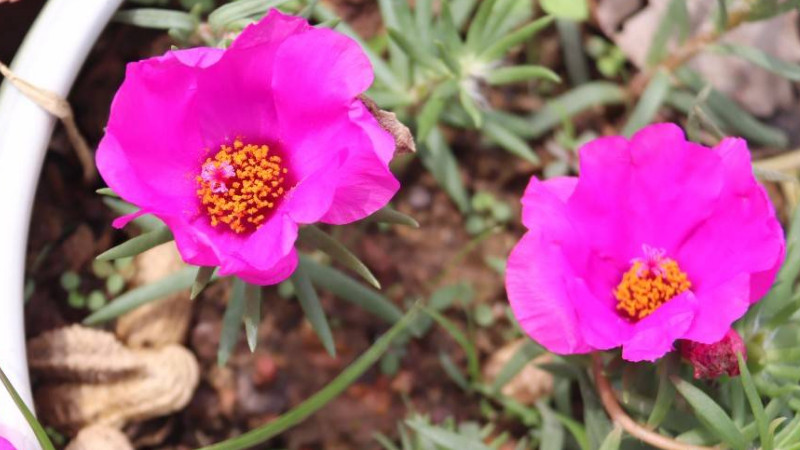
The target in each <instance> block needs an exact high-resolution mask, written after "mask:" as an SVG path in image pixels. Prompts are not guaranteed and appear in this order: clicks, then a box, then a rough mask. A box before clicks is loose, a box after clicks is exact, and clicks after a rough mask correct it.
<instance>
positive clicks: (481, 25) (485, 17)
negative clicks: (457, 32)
mask: <svg viewBox="0 0 800 450" xmlns="http://www.w3.org/2000/svg"><path fill="white" fill-rule="evenodd" d="M495 3H497V2H496V0H483V1H481V2H480V5H479V6H478V11H477V12H476V13H475V17H474V18H473V19H472V22H471V23H470V25H469V30H467V41H466V44H467V48H470V49H476V48H477V46H478V45H479V42H480V41H481V37H482V36H483V33H484V31H485V29H486V24H487V23H488V22H489V16H490V15H491V12H492V9H494V4H495Z"/></svg>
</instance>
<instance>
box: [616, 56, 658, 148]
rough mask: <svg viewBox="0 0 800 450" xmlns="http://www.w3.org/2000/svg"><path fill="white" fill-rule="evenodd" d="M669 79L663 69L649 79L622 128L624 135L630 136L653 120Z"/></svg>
mask: <svg viewBox="0 0 800 450" xmlns="http://www.w3.org/2000/svg"><path fill="white" fill-rule="evenodd" d="M669 89H670V79H669V74H667V72H665V71H658V72H656V74H655V75H654V76H653V78H652V79H650V84H648V85H647V88H645V90H644V92H643V93H642V97H641V98H640V99H639V103H637V104H636V107H635V108H634V109H633V112H632V113H631V115H630V117H629V118H628V122H627V123H626V124H625V127H624V128H623V129H622V134H624V135H625V136H628V137H630V136H632V135H633V134H634V133H635V132H637V131H639V129H641V128H642V127H644V126H645V125H648V124H649V123H650V122H652V121H653V118H654V117H655V116H656V113H657V112H658V110H659V109H660V108H661V105H663V104H664V101H665V100H666V99H667V94H669Z"/></svg>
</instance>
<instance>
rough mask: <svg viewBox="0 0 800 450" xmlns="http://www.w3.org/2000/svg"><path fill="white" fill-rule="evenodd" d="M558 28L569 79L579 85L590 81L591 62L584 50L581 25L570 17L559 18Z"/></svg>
mask: <svg viewBox="0 0 800 450" xmlns="http://www.w3.org/2000/svg"><path fill="white" fill-rule="evenodd" d="M556 29H557V30H558V37H559V38H560V39H561V53H562V55H563V58H564V64H565V65H566V66H567V75H568V76H569V81H570V82H571V83H572V84H573V85H574V86H579V85H581V84H584V83H586V82H588V81H589V79H590V77H591V75H590V74H589V62H588V61H587V59H586V53H585V51H584V44H583V42H584V40H583V32H582V29H581V25H580V24H579V23H578V22H576V21H574V20H569V19H557V20H556Z"/></svg>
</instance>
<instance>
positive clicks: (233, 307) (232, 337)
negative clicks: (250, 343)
mask: <svg viewBox="0 0 800 450" xmlns="http://www.w3.org/2000/svg"><path fill="white" fill-rule="evenodd" d="M232 282H233V290H232V291H231V297H230V299H229V300H228V306H227V307H226V308H225V315H223V316H222V332H221V334H220V337H219V348H218V349H217V365H219V366H224V365H225V364H227V363H228V359H229V358H230V357H231V353H232V352H233V349H234V348H236V343H237V342H239V330H240V329H241V328H242V317H243V316H244V291H245V289H246V288H245V282H244V281H242V280H240V279H239V278H234V279H233V281H232Z"/></svg>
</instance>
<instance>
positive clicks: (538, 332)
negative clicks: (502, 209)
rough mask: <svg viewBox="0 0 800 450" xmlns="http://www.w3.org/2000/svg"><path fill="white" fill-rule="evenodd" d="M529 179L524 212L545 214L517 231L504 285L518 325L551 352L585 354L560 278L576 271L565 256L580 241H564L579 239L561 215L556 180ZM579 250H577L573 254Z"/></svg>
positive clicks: (562, 208) (563, 210) (562, 209)
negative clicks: (520, 232) (551, 182)
mask: <svg viewBox="0 0 800 450" xmlns="http://www.w3.org/2000/svg"><path fill="white" fill-rule="evenodd" d="M555 186H556V189H555V190H554V191H555V192H554V191H553V190H551V189H550V185H549V183H543V182H540V181H538V180H536V179H535V178H533V179H531V183H530V184H529V185H528V188H527V189H526V200H528V201H530V205H531V206H530V208H529V209H530V211H526V212H527V213H528V214H532V215H541V216H547V217H549V218H550V220H548V221H538V222H536V223H535V224H531V225H535V226H531V227H530V230H529V231H528V232H527V233H526V234H525V236H523V238H522V240H521V241H520V243H519V244H517V246H516V247H515V248H514V250H513V251H512V252H511V255H510V256H509V258H508V268H507V276H506V290H507V291H508V297H509V301H510V302H511V308H512V310H513V311H514V315H515V316H516V318H517V321H518V322H519V324H520V326H521V327H522V329H523V330H525V331H526V332H527V333H528V334H529V335H531V336H532V337H534V339H536V341H537V342H539V343H540V344H542V345H543V346H544V347H546V348H547V349H549V350H551V351H553V352H557V353H585V352H588V351H590V350H591V347H589V345H588V344H587V343H586V341H585V339H584V337H583V335H582V334H581V332H580V328H579V324H578V318H577V315H576V312H575V307H574V304H573V301H572V298H571V297H570V295H569V292H568V290H567V286H566V280H567V279H569V278H570V277H577V276H578V273H577V272H576V271H575V269H574V268H573V267H572V265H571V264H570V259H571V258H570V256H571V253H572V252H573V251H575V250H576V248H574V247H577V248H578V249H579V248H580V246H572V247H573V248H568V247H567V246H569V245H570V243H571V242H573V240H574V239H576V238H579V237H578V235H577V233H578V232H577V230H574V229H573V227H572V225H571V224H570V222H569V220H568V217H567V216H566V205H565V204H564V202H563V201H562V200H561V199H559V197H558V193H562V194H563V190H561V189H559V187H562V186H561V185H560V184H559V183H556V184H555ZM580 256H582V255H577V256H576V257H575V259H579V257H580Z"/></svg>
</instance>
